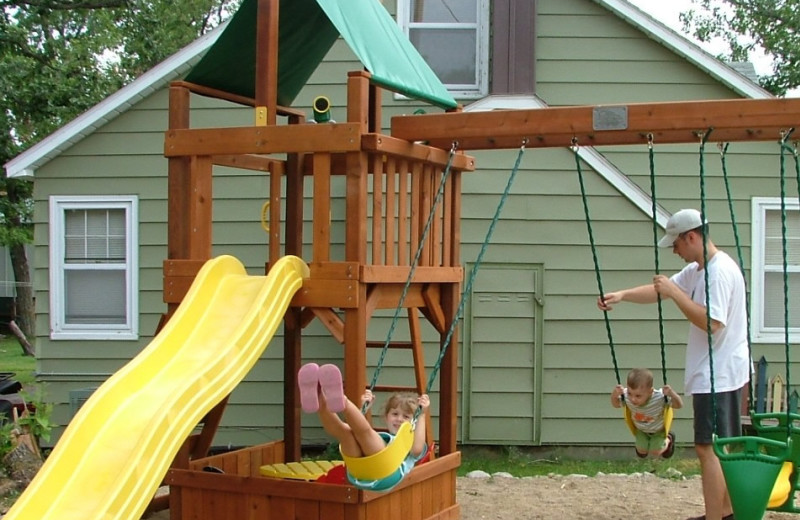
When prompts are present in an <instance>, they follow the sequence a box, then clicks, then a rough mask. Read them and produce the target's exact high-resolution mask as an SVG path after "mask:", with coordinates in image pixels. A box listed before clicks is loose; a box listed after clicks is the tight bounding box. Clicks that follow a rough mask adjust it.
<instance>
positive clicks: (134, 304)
mask: <svg viewBox="0 0 800 520" xmlns="http://www.w3.org/2000/svg"><path fill="white" fill-rule="evenodd" d="M70 207H72V208H75V209H93V208H95V209H107V208H121V209H124V210H125V231H126V243H125V258H126V265H125V286H126V291H127V299H126V301H125V307H126V309H125V314H126V320H125V321H126V323H125V324H124V325H82V326H75V325H67V324H65V320H64V301H63V299H64V297H65V293H66V290H65V287H64V269H62V266H63V258H64V218H63V211H64V210H65V209H67V208H70ZM49 210H50V215H49V216H50V218H49V222H50V251H49V258H50V339H52V340H77V339H84V340H137V339H139V225H138V223H139V198H138V197H137V196H136V195H109V196H102V195H100V196H90V195H86V196H58V195H53V196H51V197H50V202H49ZM100 268H102V267H100Z"/></svg>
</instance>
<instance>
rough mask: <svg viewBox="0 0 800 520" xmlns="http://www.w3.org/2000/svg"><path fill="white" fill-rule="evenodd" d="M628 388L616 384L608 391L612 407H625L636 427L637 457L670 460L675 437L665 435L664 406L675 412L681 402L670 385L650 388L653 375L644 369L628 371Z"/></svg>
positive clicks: (673, 450) (670, 433)
mask: <svg viewBox="0 0 800 520" xmlns="http://www.w3.org/2000/svg"><path fill="white" fill-rule="evenodd" d="M626 384H627V387H623V386H622V385H617V386H616V387H614V390H613V391H612V392H611V405H612V406H613V407H614V408H621V407H623V406H627V407H628V410H629V411H630V414H631V419H633V425H634V426H635V427H636V456H637V457H640V458H645V457H647V456H648V455H653V456H656V457H657V456H661V457H663V458H665V459H666V458H669V457H672V454H673V453H674V452H675V434H674V433H672V432H667V431H666V428H665V424H664V405H665V398H666V404H670V405H671V406H672V408H674V409H676V410H677V409H678V408H681V407H682V406H683V399H681V396H680V395H678V394H677V393H676V392H675V391H674V390H673V389H672V387H671V386H669V385H664V387H663V388H661V389H655V388H653V373H652V372H650V371H649V370H648V369H646V368H634V369H633V370H631V371H630V372H628V379H627V381H626Z"/></svg>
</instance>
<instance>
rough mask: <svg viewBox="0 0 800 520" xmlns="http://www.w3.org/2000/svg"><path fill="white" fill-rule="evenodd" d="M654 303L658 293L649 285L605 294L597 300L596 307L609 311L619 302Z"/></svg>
mask: <svg viewBox="0 0 800 520" xmlns="http://www.w3.org/2000/svg"><path fill="white" fill-rule="evenodd" d="M656 301H658V293H656V289H655V287H654V286H653V284H650V283H649V284H645V285H639V286H637V287H631V288H629V289H622V290H620V291H614V292H609V293H606V294H604V295H603V297H602V298H599V297H598V298H597V306H598V307H599V308H600V310H602V311H610V310H611V309H612V308H613V306H614V305H615V304H617V303H619V302H631V303H655V302H656Z"/></svg>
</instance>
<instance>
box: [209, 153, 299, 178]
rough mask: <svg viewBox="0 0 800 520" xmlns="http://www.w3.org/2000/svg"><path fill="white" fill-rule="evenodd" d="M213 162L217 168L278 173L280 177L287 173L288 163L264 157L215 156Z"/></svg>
mask: <svg viewBox="0 0 800 520" xmlns="http://www.w3.org/2000/svg"><path fill="white" fill-rule="evenodd" d="M211 160H212V161H213V162H214V165H215V166H228V167H230V168H241V169H243V170H253V171H256V172H271V173H275V172H277V173H278V175H279V176H280V175H283V174H284V172H285V171H286V161H283V160H281V159H275V158H272V157H264V156H263V155H252V154H249V155H215V156H213V157H212V158H211Z"/></svg>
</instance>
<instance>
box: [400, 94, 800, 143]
mask: <svg viewBox="0 0 800 520" xmlns="http://www.w3.org/2000/svg"><path fill="white" fill-rule="evenodd" d="M620 108H622V109H625V110H626V111H627V120H624V119H622V120H621V121H620V124H621V125H624V126H622V128H623V129H620V130H598V129H596V128H595V127H596V125H597V123H596V122H595V121H596V117H597V120H598V121H600V120H601V118H603V117H605V116H604V114H608V113H609V110H612V109H614V110H617V109H620ZM798 123H800V99H798V98H783V99H728V100H717V101H683V102H668V103H640V104H630V105H617V106H573V107H554V108H541V109H529V110H495V111H490V112H460V113H447V114H422V115H414V116H394V117H392V123H391V128H392V131H391V134H392V135H393V136H395V137H398V138H400V139H406V140H409V141H428V142H429V143H430V144H431V145H432V146H437V147H439V148H445V149H449V148H450V146H451V143H452V141H453V140H454V139H455V140H458V142H459V147H460V149H466V150H481V149H496V148H519V147H520V145H521V143H522V140H523V139H527V140H528V142H527V145H526V146H528V147H567V146H570V145H571V143H572V139H573V138H577V142H578V144H579V145H581V146H590V145H591V146H598V145H623V144H646V143H647V136H648V134H652V135H653V141H654V142H655V143H656V144H662V143H696V142H699V138H698V135H697V133H698V132H706V131H707V130H708V129H709V128H713V129H714V131H713V133H712V134H711V138H712V140H714V141H721V142H731V141H776V140H778V139H779V138H780V132H781V131H782V130H788V129H789V128H794V127H795V126H797V125H798ZM604 126H605V125H604ZM606 127H607V126H606Z"/></svg>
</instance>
